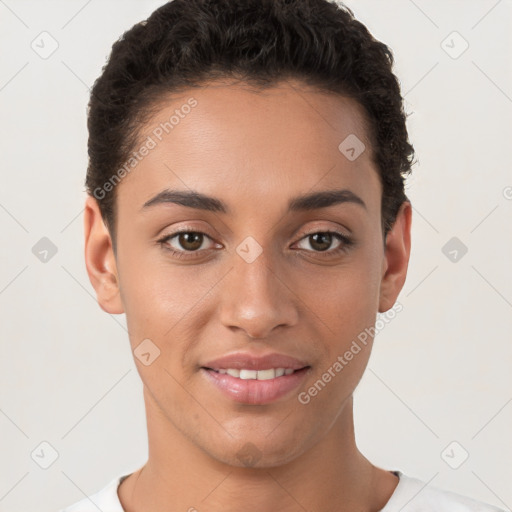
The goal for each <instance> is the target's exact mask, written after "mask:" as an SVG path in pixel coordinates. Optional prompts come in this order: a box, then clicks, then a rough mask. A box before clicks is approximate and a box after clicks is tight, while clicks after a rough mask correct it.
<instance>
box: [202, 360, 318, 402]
mask: <svg viewBox="0 0 512 512" xmlns="http://www.w3.org/2000/svg"><path fill="white" fill-rule="evenodd" d="M308 370H310V367H306V368H302V369H301V370H297V371H295V372H293V373H291V374H290V375H282V376H281V377H276V378H274V379H268V380H257V379H237V378H236V377H232V376H231V375H228V374H227V373H218V372H215V371H214V370H209V369H207V368H201V372H202V373H203V374H204V375H205V376H206V377H207V378H208V380H209V381H210V382H211V383H213V384H214V385H215V386H217V388H218V389H219V390H220V391H222V392H223V393H224V395H226V396H227V397H228V398H231V399H232V400H234V401H235V402H240V403H244V404H252V405H262V404H267V403H270V402H274V401H276V400H278V399H279V398H282V397H283V396H285V395H287V394H288V393H290V392H291V391H292V390H294V389H295V388H297V387H298V386H299V384H301V382H302V381H303V380H304V378H305V376H306V374H307V373H308Z"/></svg>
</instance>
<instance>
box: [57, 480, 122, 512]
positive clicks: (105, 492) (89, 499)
mask: <svg viewBox="0 0 512 512" xmlns="http://www.w3.org/2000/svg"><path fill="white" fill-rule="evenodd" d="M127 476H128V475H121V476H117V477H116V478H114V479H113V480H111V481H110V482H109V483H108V484H107V485H106V486H105V487H104V488H103V489H101V490H99V491H97V492H96V493H94V494H91V495H90V496H86V497H85V498H83V499H81V500H80V501H77V502H76V503H73V504H72V505H69V506H68V507H66V508H64V509H61V510H59V512H97V511H98V510H101V511H102V512H124V510H123V507H122V506H121V502H120V501H119V496H118V494H117V488H118V487H119V484H120V483H121V482H122V480H123V479H124V478H126V477H127Z"/></svg>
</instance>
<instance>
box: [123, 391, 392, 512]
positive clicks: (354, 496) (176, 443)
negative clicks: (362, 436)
mask: <svg viewBox="0 0 512 512" xmlns="http://www.w3.org/2000/svg"><path fill="white" fill-rule="evenodd" d="M144 391H145V403H146V418H147V426H148V439H149V457H148V461H147V463H146V464H145V465H144V466H143V467H142V468H141V469H139V470H138V471H137V472H135V473H132V474H131V475H130V476H129V477H128V478H127V479H126V480H125V481H123V483H122V484H121V486H120V487H119V490H118V494H119V498H120V500H121V504H122V505H123V508H124V510H125V511H126V512H135V511H139V510H151V511H152V512H164V511H165V512H171V511H178V510H179V511H190V512H194V511H199V510H209V511H211V512H220V511H222V512H226V511H231V510H233V511H234V510H247V511H248V512H252V511H254V512H257V511H261V510H280V511H283V512H299V511H301V512H302V511H305V510H324V511H333V512H334V511H336V512H348V511H353V510H361V511H362V510H364V511H372V512H373V511H378V510H380V509H381V508H383V507H384V505H385V503H386V502H387V501H388V499H389V497H390V496H391V494H392V493H393V491H394V489H395V487H396V485H397V483H398V479H397V477H395V476H394V475H393V474H391V473H390V472H387V471H384V470H381V469H379V468H376V467H375V466H373V465H372V464H371V463H370V462H369V461H368V460H367V459H366V458H365V457H364V456H363V455H362V454H361V453H360V452H359V450H358V449H357V447H356V443H355V437H354V425H353V400H352V397H350V398H349V399H347V401H346V403H345V404H344V406H343V409H342V411H341V413H340V414H339V416H338V417H337V419H336V422H335V423H334V424H333V426H332V428H331V429H330V431H329V432H328V433H327V435H325V436H324V437H323V438H322V439H320V440H319V441H318V442H317V443H316V444H314V445H313V447H312V448H311V449H309V450H307V451H305V452H303V453H302V455H300V456H299V457H296V458H295V459H293V460H292V461H289V462H287V463H285V464H282V465H273V466H271V467H270V466H267V467H239V466H233V465H228V464H225V463H224V462H222V461H218V460H216V459H213V458H212V457H211V456H210V455H208V454H207V453H205V451H203V450H201V449H200V448H198V447H197V445H195V444H194V443H193V442H192V441H191V440H190V438H189V437H187V436H184V435H183V434H182V433H181V432H180V431H179V430H178V429H177V428H176V427H175V426H174V425H173V424H172V423H171V422H170V421H169V420H168V418H166V417H165V416H164V414H163V413H162V411H161V409H159V408H158V405H157V404H156V403H155V402H154V400H153V399H152V397H151V395H150V393H148V392H147V391H146V389H145V390H144Z"/></svg>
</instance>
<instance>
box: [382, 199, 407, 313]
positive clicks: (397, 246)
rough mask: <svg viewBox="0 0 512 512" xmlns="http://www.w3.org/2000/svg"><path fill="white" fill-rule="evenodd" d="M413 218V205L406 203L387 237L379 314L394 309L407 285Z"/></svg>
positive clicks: (403, 204) (401, 207)
mask: <svg viewBox="0 0 512 512" xmlns="http://www.w3.org/2000/svg"><path fill="white" fill-rule="evenodd" d="M411 217H412V206H411V203H410V202H409V201H404V202H403V203H402V205H401V206H400V209H399V211H398V214H397V216H396V220H395V223H394V224H393V227H392V228H391V230H390V231H389V232H388V235H387V237H386V247H385V250H384V260H383V270H382V280H381V285H380V296H379V313H384V312H385V311H387V310H388V309H390V308H391V307H393V304H395V302H396V299H397V297H398V294H399V293H400V290H401V289H402V287H403V285H404V283H405V278H406V277H407V266H408V265H409V256H410V253H411Z"/></svg>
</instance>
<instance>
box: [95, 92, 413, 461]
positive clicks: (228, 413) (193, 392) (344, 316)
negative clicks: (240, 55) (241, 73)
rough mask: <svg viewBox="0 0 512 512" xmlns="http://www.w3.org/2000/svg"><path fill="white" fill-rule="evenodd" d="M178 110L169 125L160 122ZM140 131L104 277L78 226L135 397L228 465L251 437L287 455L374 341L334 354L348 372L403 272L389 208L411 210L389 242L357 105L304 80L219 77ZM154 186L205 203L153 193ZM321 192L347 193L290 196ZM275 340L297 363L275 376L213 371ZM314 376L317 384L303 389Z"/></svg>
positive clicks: (255, 445)
mask: <svg viewBox="0 0 512 512" xmlns="http://www.w3.org/2000/svg"><path fill="white" fill-rule="evenodd" d="M290 84H293V87H292V86H291V85H290ZM299 88H300V89H299ZM190 98H193V99H194V100H193V101H191V100H190ZM187 104H188V105H193V106H191V107H190V108H187V107H184V105H187ZM176 110H178V114H177V115H176V117H175V119H174V121H173V125H172V129H171V128H169V125H167V131H168V133H166V131H165V130H163V132H162V128H161V127H162V125H163V123H165V122H166V121H169V118H171V116H172V115H173V114H176V112H175V111H176ZM158 127H160V131H158ZM155 130H156V131H155ZM161 132H162V133H161ZM156 134H159V136H160V137H161V140H159V136H157V135H156ZM351 134H352V136H354V135H355V136H356V137H357V138H358V139H359V140H360V141H361V142H362V143H363V144H364V145H365V150H364V151H363V152H362V153H361V154H360V155H359V156H358V157H357V158H355V159H354V158H353V156H354V155H353V152H350V151H349V153H347V152H346V151H345V153H343V152H342V151H340V149H339V145H340V143H341V142H342V141H344V140H345V139H346V138H347V137H348V136H349V135H351ZM147 137H151V139H152V140H153V141H154V142H155V145H154V147H152V148H151V149H150V150H149V151H148V152H147V154H146V156H144V158H143V159H141V161H140V162H139V163H138V164H137V166H136V168H135V169H134V170H133V171H132V172H131V173H130V174H128V175H127V176H125V177H124V178H123V179H122V181H121V183H120V184H119V185H117V186H118V189H117V208H118V217H117V219H118V221H117V257H116V259H115V261H114V260H112V259H110V260H108V261H109V262H110V264H109V265H106V267H108V268H107V270H108V271H110V272H111V273H112V275H113V276H115V278H112V279H111V280H110V285H108V286H107V285H106V284H105V283H106V282H107V281H108V280H107V279H101V278H100V277H98V276H99V270H95V268H94V264H95V263H94V262H95V261H98V259H99V256H98V254H99V252H94V251H95V249H94V245H93V242H92V239H93V236H92V235H90V238H89V242H90V243H89V246H88V247H89V248H88V249H87V250H88V251H89V252H88V271H89V275H90V276H91V280H92V282H93V284H94V285H95V288H96V290H97V292H98V298H99V301H100V304H101V305H102V308H103V309H105V310H106V311H109V312H115V313H122V312H125V313H126V319H127V324H128V329H129V336H130V343H131V347H132V350H134V351H135V354H136V357H135V362H136V365H137V368H138V371H139V373H140V376H141V379H142V381H143V384H144V388H145V397H146V400H149V401H151V406H150V408H151V410H152V411H153V413H154V414H155V415H158V417H159V418H161V421H163V422H169V423H170V424H172V425H173V428H175V429H177V431H179V432H181V433H182V434H183V436H184V437H186V438H187V439H188V440H190V441H192V442H193V443H194V444H195V445H196V446H197V447H199V448H201V449H202V450H203V452H205V453H207V454H209V455H210V456H211V457H212V458H214V459H216V460H218V461H223V462H225V463H228V464H231V465H234V466H241V465H242V464H243V461H242V459H243V457H245V453H244V450H245V451H246V452H247V451H249V452H251V450H252V452H253V453H252V455H251V453H249V457H251V456H252V457H253V459H254V462H253V463H254V465H256V466H261V467H264V466H273V465H277V464H283V463H285V462H287V461H290V460H293V459H294V458H296V457H298V456H299V455H301V454H302V453H304V452H305V451H306V450H308V449H309V448H311V447H312V446H313V445H314V444H315V443H317V442H319V440H321V439H322V438H323V437H325V436H326V435H328V434H329V432H330V431H331V429H332V428H333V425H335V424H336V421H337V420H338V418H339V417H340V414H341V413H342V411H343V409H344V406H345V405H346V404H347V403H348V401H349V400H350V398H351V395H352V393H353V391H354V389H355V387H356V385H357V383H358V382H359V380H360V378H361V376H362V373H363V371H364V369H365V367H366V364H367V361H368V357H369V355H370V349H371V344H372V339H371V338H368V339H367V344H366V345H364V346H363V345H362V344H361V343H359V345H360V346H361V350H360V351H359V352H358V353H357V354H354V355H353V357H352V358H351V359H350V360H347V358H343V360H344V361H345V363H344V364H342V367H343V368H342V370H336V368H339V366H336V362H337V361H338V364H341V363H340V360H339V357H340V356H341V357H343V355H344V354H345V353H346V352H347V351H350V348H351V346H353V342H354V340H357V339H358V336H359V335H360V334H361V333H362V332H364V331H365V329H366V328H368V327H371V326H373V325H374V323H375V319H376V313H377V311H385V310H387V309H389V308H390V307H391V306H392V305H393V304H394V302H395V300H396V297H397V295H398V292H399V291H400V288H401V286H402V285H403V281H404V280H405V270H406V266H407V258H408V240H407V231H408V227H409V225H408V223H407V217H406V214H404V213H403V211H401V212H400V214H399V219H405V220H404V221H403V222H402V220H399V221H397V223H396V229H395V230H394V231H392V232H391V233H390V234H389V235H388V237H387V240H388V242H387V243H388V250H386V247H385V245H384V240H383V235H382V231H381V215H380V209H381V194H382V188H381V184H380V181H379V177H378V174H377V170H376V168H375V166H374V164H373V163H372V160H371V147H370V143H369V141H368V139H367V135H366V132H365V129H364V125H363V117H362V111H361V108H360V106H359V105H358V104H357V103H355V102H353V101H352V100H349V99H345V98H341V97H339V96H334V95H330V94H326V93H320V92H316V91H313V90H309V89H305V88H304V85H302V86H301V85H300V84H299V83H293V82H290V83H282V84H280V85H279V86H276V87H273V88H272V89H268V90H266V91H264V92H262V91H260V92H258V93H256V92H254V91H252V90H249V89H248V88H246V87H244V86H242V85H228V84H222V83H217V84H210V85H209V86H208V87H206V88H202V89H194V90H191V91H190V92H189V93H185V94H183V95H182V96H175V97H172V98H170V99H167V100H166V102H164V103H163V104H162V106H161V108H159V109H158V113H157V114H156V115H155V116H154V117H153V118H152V119H151V120H150V121H149V122H148V123H147V125H146V126H145V127H144V130H143V131H142V135H141V141H144V140H146V141H148V140H149V139H147ZM349 140H350V139H349ZM149 145H150V146H153V144H152V143H149ZM359 147H360V146H358V147H356V152H359V149H358V148H359ZM347 154H348V155H349V156H351V157H352V158H348V157H347V156H346V155H347ZM163 191H173V192H176V191H179V192H184V193H190V192H191V191H194V192H197V193H198V194H202V195H204V196H208V197H210V198H215V200H209V201H203V202H201V201H200V200H199V199H198V198H197V196H196V197H195V199H194V198H192V199H190V198H188V199H187V198H186V197H185V196H183V195H182V196H181V198H179V199H178V203H177V202H173V199H176V197H177V196H176V195H174V196H173V195H172V194H168V195H167V196H162V195H160V199H154V198H155V197H156V196H157V195H158V194H160V193H161V192H163ZM329 191H337V192H339V191H344V192H342V193H341V194H338V195H337V196H336V197H337V199H333V198H334V197H335V194H331V195H330V196H327V198H326V197H323V199H322V197H320V198H319V197H317V201H316V202H315V201H309V202H308V201H301V200H300V199H301V198H302V199H304V196H306V195H310V194H316V193H321V192H329ZM329 197H330V199H329ZM152 199H154V200H153V201H152ZM89 204H90V206H91V208H90V209H91V211H92V209H93V208H95V207H94V204H93V201H90V198H89ZM145 204H146V206H144V205H145ZM201 205H202V206H201ZM290 207H291V208H290ZM96 212H97V210H96ZM409 214H410V211H409ZM90 218H91V219H92V214H91V217H90ZM86 224H87V221H86ZM94 225H97V224H95V222H93V221H91V222H90V224H89V227H90V229H91V233H94ZM98 229H99V228H98ZM180 232H181V234H180ZM99 236H100V235H98V240H99ZM404 238H405V244H404ZM98 244H99V242H98ZM392 244H396V245H395V246H393V245H392ZM404 246H405V247H406V248H405V249H404V248H403V247H404ZM406 253H407V254H406ZM103 254H106V253H103ZM109 254H110V258H111V257H112V253H111V252H110V253H109ZM105 258H107V257H106V256H105ZM97 267H98V268H99V267H100V265H97ZM95 272H96V275H94V274H95ZM144 340H146V341H144ZM148 340H149V341H148ZM143 341H144V344H143V345H141V343H143ZM141 352H142V353H146V355H145V356H143V357H141V358H140V359H139V357H137V354H139V355H140V353H141ZM276 353H277V354H280V355H285V356H289V357H291V358H294V359H295V363H296V366H297V368H304V369H303V370H300V371H297V372H294V373H293V374H291V375H286V374H285V375H283V376H275V377H274V378H272V379H271V380H268V381H259V380H245V379H240V378H238V379H237V378H236V376H232V375H228V374H223V373H221V372H219V373H217V372H215V371H213V370H207V369H206V368H207V367H208V368H209V367H214V366H215V365H214V364H210V363H211V362H212V361H214V360H215V359H218V358H221V357H223V356H226V355H231V354H245V355H246V356H247V358H248V359H247V361H248V362H247V361H246V363H245V366H244V365H243V364H242V366H241V367H242V368H249V369H251V368H252V367H249V366H248V365H249V364H252V363H254V362H255V361H256V359H257V358H258V357H259V356H267V355H269V354H276ZM148 354H149V355H148ZM144 358H145V363H143V362H142V360H144ZM251 358H252V363H251ZM267 363H268V361H267ZM290 364H291V363H290V362H289V361H285V362H278V361H274V362H271V364H270V363H269V364H267V365H266V366H265V365H264V366H265V368H267V367H268V368H272V367H279V366H281V367H287V366H290ZM239 367H240V366H237V364H236V363H233V362H231V363H225V364H218V365H217V370H218V369H221V370H222V369H226V368H233V369H235V370H236V369H237V368H239ZM297 368H296V369H297ZM260 369H262V368H260ZM329 369H330V372H329ZM326 372H327V373H330V376H331V378H330V379H328V377H325V374H326ZM231 373H233V372H231ZM278 373H279V371H278ZM214 374H215V375H214ZM235 375H236V372H235ZM245 375H246V376H255V375H254V374H251V373H246V374H245ZM262 375H267V377H271V375H270V374H260V376H262ZM319 379H320V380H322V382H323V383H324V385H323V386H318V385H317V391H316V393H315V392H314V391H312V392H310V390H311V388H312V387H314V384H315V383H316V382H317V381H318V380H319ZM235 381H236V382H235ZM326 381H327V382H326ZM224 388H227V389H228V390H227V391H226V390H225V389H224Z"/></svg>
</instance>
